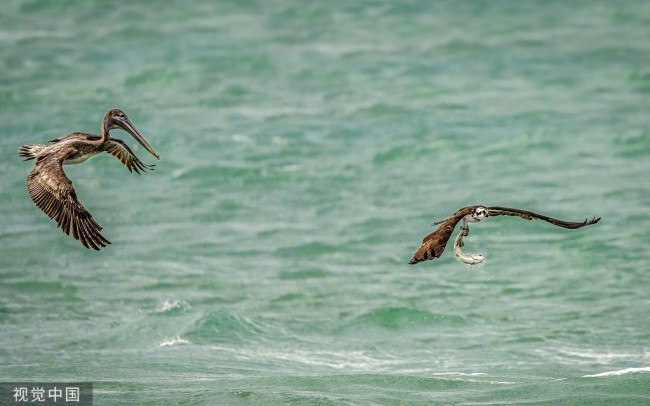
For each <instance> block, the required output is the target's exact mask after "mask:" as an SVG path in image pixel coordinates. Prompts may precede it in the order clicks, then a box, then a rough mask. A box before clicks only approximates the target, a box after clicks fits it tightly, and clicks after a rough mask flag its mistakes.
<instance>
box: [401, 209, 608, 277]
mask: <svg viewBox="0 0 650 406" xmlns="http://www.w3.org/2000/svg"><path fill="white" fill-rule="evenodd" d="M496 216H517V217H521V218H523V219H525V220H533V219H537V220H543V221H546V222H547V223H551V224H553V225H556V226H558V227H563V228H568V229H572V230H574V229H577V228H582V227H585V226H588V225H591V224H596V223H598V221H600V217H598V218H596V217H595V216H594V218H592V219H591V220H589V219H585V221H583V222H571V221H564V220H558V219H556V218H553V217H548V216H544V215H542V214H537V213H533V212H532V211H527V210H521V209H512V208H509V207H499V206H491V207H488V206H468V207H463V208H462V209H460V210H458V211H457V212H456V213H454V214H453V215H452V216H451V217H449V218H447V219H445V220H442V221H438V222H436V223H434V224H433V225H438V224H440V227H438V228H437V229H436V230H435V231H434V232H432V233H431V234H429V235H427V236H426V237H424V239H423V240H422V245H421V246H420V248H418V249H417V251H415V253H414V254H413V258H411V261H410V262H409V264H411V265H413V264H417V263H418V262H422V261H426V260H429V259H434V258H438V257H440V256H441V255H442V253H443V251H444V250H445V246H446V245H447V241H449V237H450V236H451V234H452V233H453V232H454V229H455V228H456V225H457V224H458V223H459V222H460V221H461V220H462V221H463V226H462V230H461V234H460V235H459V236H458V238H457V239H456V243H455V247H454V251H455V253H456V257H457V258H458V259H459V260H460V261H461V262H464V263H471V262H469V261H472V260H473V261H475V262H474V263H479V262H482V261H483V257H482V256H481V255H475V256H471V257H474V258H467V257H464V258H463V257H462V256H463V255H464V254H463V253H462V252H461V251H460V247H462V246H463V237H464V236H467V234H468V233H469V227H468V226H467V223H478V222H479V221H481V220H483V219H486V218H488V217H496ZM459 255H460V256H461V258H459ZM463 259H465V260H463Z"/></svg>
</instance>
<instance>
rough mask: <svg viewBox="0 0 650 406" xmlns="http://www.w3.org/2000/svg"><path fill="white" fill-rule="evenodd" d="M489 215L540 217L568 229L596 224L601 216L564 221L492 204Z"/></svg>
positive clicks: (529, 218) (528, 218)
mask: <svg viewBox="0 0 650 406" xmlns="http://www.w3.org/2000/svg"><path fill="white" fill-rule="evenodd" d="M487 209H488V216H489V217H493V216H517V217H521V218H523V219H526V220H532V219H538V220H543V221H546V222H547V223H551V224H553V225H556V226H558V227H563V228H568V229H572V230H574V229H576V228H581V227H585V226H588V225H591V224H596V223H598V222H599V221H600V217H598V218H596V216H594V217H593V218H592V219H591V220H589V219H588V218H587V219H585V221H583V222H572V221H564V220H558V219H555V218H553V217H548V216H544V215H542V214H537V213H533V212H532V211H527V210H520V209H513V208H510V207H499V206H491V207H488V208H487Z"/></svg>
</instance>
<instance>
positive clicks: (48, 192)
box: [27, 151, 110, 251]
mask: <svg viewBox="0 0 650 406" xmlns="http://www.w3.org/2000/svg"><path fill="white" fill-rule="evenodd" d="M66 157H67V153H66V151H59V152H55V153H53V154H51V155H48V156H45V157H41V158H39V160H38V162H37V164H36V166H35V167H34V169H32V171H31V172H30V173H29V175H28V176H27V190H28V191H29V196H30V197H31V198H32V201H33V202H34V203H35V204H36V206H37V207H38V208H39V209H41V210H42V211H43V212H44V213H45V214H47V215H48V216H50V218H52V219H54V220H56V222H57V224H58V226H59V228H61V230H62V231H63V232H64V233H66V234H67V235H70V231H71V230H72V237H73V238H74V239H76V240H79V242H81V244H83V246H84V247H86V248H92V249H95V250H98V251H99V249H100V247H105V246H106V245H108V244H110V242H109V241H108V240H107V239H106V238H104V237H103V236H102V235H101V234H100V233H99V232H100V231H101V229H102V228H101V227H100V226H99V224H97V223H96V222H95V220H94V219H93V217H92V216H91V215H90V213H88V211H86V209H85V208H84V207H83V206H82V205H81V203H79V200H77V194H76V193H75V191H74V188H73V187H72V182H71V181H70V179H68V177H67V176H66V174H65V172H63V161H64V160H65V158H66Z"/></svg>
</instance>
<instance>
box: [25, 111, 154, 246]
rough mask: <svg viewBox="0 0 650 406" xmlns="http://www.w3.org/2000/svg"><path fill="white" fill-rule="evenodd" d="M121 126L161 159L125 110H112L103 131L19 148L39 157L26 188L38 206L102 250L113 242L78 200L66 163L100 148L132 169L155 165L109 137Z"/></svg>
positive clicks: (83, 241) (74, 234)
mask: <svg viewBox="0 0 650 406" xmlns="http://www.w3.org/2000/svg"><path fill="white" fill-rule="evenodd" d="M118 128H120V129H122V130H124V131H126V132H127V133H129V134H131V135H132V136H133V138H135V139H136V140H137V141H138V142H139V143H140V144H141V145H142V146H143V147H144V148H145V149H146V150H147V151H149V153H150V154H151V155H153V156H154V157H156V159H160V156H158V154H156V152H155V151H154V150H153V148H152V147H151V145H149V143H148V142H147V140H145V139H144V137H142V135H140V133H139V132H138V130H137V129H136V128H135V126H133V124H132V123H131V120H129V118H128V117H127V116H126V114H124V112H123V111H122V110H119V109H112V110H109V111H108V112H107V113H106V115H105V116H104V120H103V122H102V135H101V136H98V135H95V134H87V133H72V134H68V135H66V136H64V137H61V138H55V139H53V140H51V141H50V144H49V145H45V144H29V145H23V146H22V147H20V149H19V155H20V156H21V157H23V158H25V161H28V160H30V159H36V165H35V167H34V169H32V171H31V172H30V173H29V175H28V176H27V190H28V191H29V196H30V197H31V198H32V201H33V202H34V203H35V204H36V206H37V207H38V208H39V209H41V210H42V211H43V212H44V213H45V214H47V215H48V216H49V217H50V218H52V219H54V220H55V221H56V222H57V224H58V227H59V228H61V230H62V231H63V232H64V233H66V234H67V235H70V231H72V237H73V238H74V239H76V240H78V241H79V242H80V243H81V244H82V245H83V246H84V247H86V248H89V249H90V248H92V249H94V250H97V251H99V250H100V248H102V247H106V246H107V245H108V244H110V243H111V242H110V241H108V240H107V239H106V238H104V237H103V236H102V235H101V234H100V231H101V230H102V227H100V226H99V224H97V223H96V222H95V220H94V219H93V217H92V216H91V215H90V213H88V211H87V210H86V209H85V208H84V206H83V205H82V204H81V203H79V200H77V194H76V192H75V190H74V188H73V187H72V182H71V181H70V179H69V178H68V177H67V176H66V174H65V172H64V170H63V165H72V164H79V163H82V162H85V161H86V160H87V159H88V158H91V157H93V156H95V155H97V154H99V153H101V152H108V153H109V154H111V155H113V156H114V157H116V158H117V159H119V160H120V161H121V162H122V163H123V164H124V165H125V166H126V167H127V169H128V170H129V171H130V172H133V171H135V172H136V173H138V174H139V173H140V171H143V172H144V171H146V170H148V169H149V170H151V169H153V165H147V164H144V163H142V161H140V160H139V159H138V157H137V156H135V154H134V153H133V151H131V149H130V148H129V147H128V146H127V145H126V143H124V141H122V140H120V139H117V138H110V136H109V132H110V131H111V130H114V129H118Z"/></svg>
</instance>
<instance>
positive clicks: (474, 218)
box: [465, 206, 488, 223]
mask: <svg viewBox="0 0 650 406" xmlns="http://www.w3.org/2000/svg"><path fill="white" fill-rule="evenodd" d="M487 217H488V210H487V209H486V208H485V207H483V206H477V207H475V208H474V211H473V212H472V214H470V215H469V216H465V218H466V219H467V222H468V223H478V222H479V221H481V220H483V219H485V218H487Z"/></svg>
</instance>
